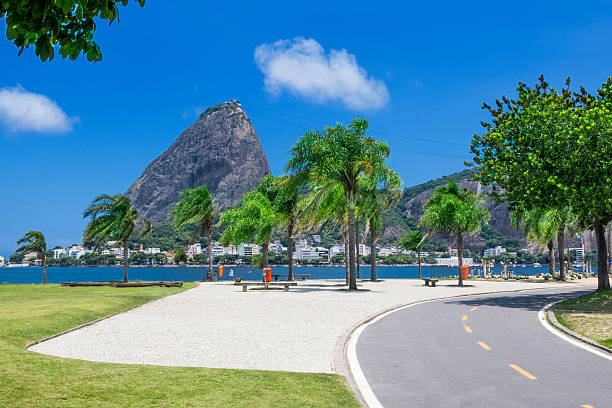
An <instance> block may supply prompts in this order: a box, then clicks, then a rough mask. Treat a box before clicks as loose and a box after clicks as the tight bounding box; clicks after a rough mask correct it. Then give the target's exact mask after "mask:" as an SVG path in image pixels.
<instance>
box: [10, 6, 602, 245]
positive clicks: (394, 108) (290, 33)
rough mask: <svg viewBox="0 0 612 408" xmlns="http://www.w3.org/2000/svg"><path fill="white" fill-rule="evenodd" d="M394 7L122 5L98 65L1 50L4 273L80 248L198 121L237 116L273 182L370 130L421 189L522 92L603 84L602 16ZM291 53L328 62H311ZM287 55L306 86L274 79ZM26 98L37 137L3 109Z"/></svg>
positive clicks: (101, 34)
mask: <svg viewBox="0 0 612 408" xmlns="http://www.w3.org/2000/svg"><path fill="white" fill-rule="evenodd" d="M404 3H405V4H401V3H400V2H385V1H378V2H375V3H372V2H356V1H351V2H329V1H327V2H318V1H310V2H305V3H304V2H302V3H299V4H295V3H292V2H278V3H276V2H268V3H266V4H265V5H263V4H262V3H254V2H238V1H236V2H201V1H184V2H181V7H180V8H173V7H169V6H168V4H169V3H163V2H155V1H149V2H147V4H146V6H145V7H144V8H142V9H141V8H140V7H138V6H137V5H136V3H134V2H131V3H130V5H129V6H128V7H127V8H121V10H120V19H121V22H120V24H119V25H116V24H113V25H112V26H110V27H109V26H108V25H106V24H104V23H101V22H100V23H99V24H98V31H97V32H96V37H97V42H98V43H99V45H100V46H101V48H102V53H103V61H102V62H99V63H96V64H93V63H89V62H87V60H86V59H85V58H79V59H78V60H77V61H74V62H71V61H64V60H61V59H57V58H56V59H55V60H54V61H53V62H51V63H41V62H40V61H39V60H38V59H37V58H36V57H35V56H34V50H33V49H29V50H26V51H25V52H24V53H23V55H22V56H20V57H18V56H17V49H16V48H15V47H14V46H13V45H12V44H11V43H9V42H8V41H7V40H6V39H5V37H4V35H3V36H2V38H0V152H1V159H0V184H1V186H2V190H1V191H2V200H0V255H3V256H8V255H9V254H10V253H12V252H13V250H14V249H15V241H16V240H17V239H18V238H19V237H20V236H21V235H22V234H23V233H25V232H26V231H28V230H30V229H37V230H41V231H43V232H44V233H45V234H46V235H47V238H48V243H49V245H50V246H51V247H52V246H55V245H68V244H70V243H73V242H79V241H80V234H81V231H82V228H83V226H84V221H83V220H82V218H81V214H82V211H83V209H84V208H85V206H86V205H87V204H88V202H89V201H90V200H91V199H92V198H93V197H95V196H96V195H97V194H99V193H102V192H107V193H116V192H124V191H125V190H126V189H127V188H128V187H129V185H130V184H131V183H132V182H133V181H134V180H135V179H136V178H137V177H139V176H140V174H141V173H142V171H143V169H144V168H145V167H146V165H147V164H148V163H149V162H150V161H151V160H152V159H154V158H155V157H157V156H158V155H159V154H160V153H161V152H163V151H164V150H165V149H166V148H167V147H168V146H169V145H170V144H171V143H172V142H173V141H174V139H175V138H176V137H177V136H178V135H179V134H180V132H181V131H182V130H183V129H184V128H186V127H187V126H189V125H190V124H191V123H192V122H193V121H194V120H195V118H196V114H197V113H199V111H201V110H203V109H205V108H206V107H207V106H210V105H214V104H216V103H219V102H223V101H228V100H229V99H232V98H237V99H239V100H240V101H241V102H242V104H243V107H244V109H245V110H246V112H247V114H248V115H249V116H250V117H251V120H252V122H253V123H254V125H255V128H256V129H257V131H258V133H259V136H260V138H261V141H262V144H263V146H264V149H265V151H266V154H267V156H268V160H269V161H270V165H271V167H272V171H273V172H274V173H276V174H279V173H281V172H282V169H283V165H284V162H285V160H286V158H287V151H288V150H289V149H290V148H291V145H292V144H293V142H294V141H295V140H296V139H297V138H298V137H299V136H300V135H301V134H302V132H303V129H307V128H313V127H322V126H323V125H325V124H333V123H335V122H336V121H342V122H348V121H350V119H351V118H352V117H354V116H356V115H365V116H366V117H367V118H368V119H369V120H370V122H371V126H372V129H373V134H374V135H376V136H379V137H380V138H382V139H384V140H386V141H387V142H388V143H389V145H390V146H391V149H392V157H391V164H392V165H393V167H394V168H395V169H396V170H397V171H398V172H399V174H400V176H401V177H402V179H403V181H404V183H405V184H406V185H413V184H416V183H420V182H423V181H426V180H429V179H431V178H435V177H439V176H442V175H445V174H448V173H451V172H454V171H458V170H461V169H463V167H464V166H463V160H466V159H469V155H468V149H467V145H468V144H469V141H470V138H471V135H472V134H473V133H474V132H479V131H480V129H479V128H480V125H479V123H480V121H481V120H483V119H486V116H485V115H484V112H483V111H482V110H481V109H480V105H481V103H482V102H483V101H485V100H486V101H492V100H493V99H494V98H496V97H498V96H501V95H502V94H506V95H509V94H511V93H512V90H513V89H514V88H515V87H516V83H517V82H518V81H523V82H527V83H533V82H534V81H535V80H536V78H537V77H538V76H539V75H540V74H542V73H543V74H544V75H545V76H546V78H547V80H549V82H551V83H552V84H553V85H555V86H558V87H560V86H561V85H562V83H563V81H564V79H565V77H566V76H568V75H571V76H572V77H573V78H574V81H575V83H581V84H584V85H585V86H586V87H587V88H589V89H591V90H593V89H596V87H597V86H598V85H599V84H600V83H601V82H602V81H603V80H605V79H606V78H607V77H608V75H610V73H611V69H610V68H611V67H612V41H611V39H612V3H611V2H609V1H605V2H598V1H589V2H581V3H580V5H579V6H577V5H576V3H575V2H563V1H556V2H534V1H530V2H521V1H515V2H504V3H501V2H479V1H472V2H435V3H429V4H424V3H426V2H419V3H422V4H418V5H411V4H409V2H404ZM415 3H416V2H415ZM461 3H463V4H461ZM5 29H6V25H5V22H4V20H0V31H1V32H2V33H4V32H5ZM296 38H303V39H306V40H308V41H310V42H308V43H307V44H310V45H313V44H314V45H315V46H316V45H319V46H320V47H322V51H321V50H319V51H320V53H317V51H316V50H315V51H313V52H312V53H311V54H308V53H306V57H304V53H303V52H297V51H300V50H299V49H298V48H299V46H300V44H301V45H303V44H304V43H303V42H301V41H302V40H295V39H296ZM281 40H286V42H285V43H280V44H279V43H276V42H277V41H281ZM275 43H276V44H275ZM260 46H263V48H260V50H263V51H262V52H264V53H263V54H262V57H261V60H259V61H256V59H255V49H256V48H257V47H260ZM266 47H267V48H266ZM311 48H312V47H311ZM315 48H316V47H315ZM333 50H335V51H333ZM342 50H345V51H344V52H343V51H342ZM302 51H303V50H302ZM311 51H312V50H311ZM296 52H297V54H299V55H300V56H302V57H304V58H303V59H301V60H300V61H298V62H299V63H300V64H301V65H300V70H301V71H299V75H298V76H297V77H289V78H287V77H283V75H282V74H283V73H282V72H280V76H279V72H278V70H279V69H280V70H281V71H282V68H283V67H284V66H285V65H282V64H283V61H284V62H287V61H288V63H289V65H288V66H292V65H291V63H292V62H295V60H292V59H291V58H292V55H293V56H295V53H296ZM292 53H293V54H292ZM333 56H335V57H333ZM334 58H336V59H334ZM258 62H259V64H258ZM317 62H319V63H322V64H323V66H322V71H320V70H319V68H321V67H316V66H315V67H314V68H313V67H312V66H310V65H309V64H311V63H313V64H315V65H316V63H317ZM276 63H278V64H280V65H275V64H276ZM325 64H327V65H325ZM336 68H338V70H337V71H335V69H336ZM265 80H267V81H266V82H264V81H265ZM266 84H267V85H266ZM338 84H340V85H338ZM15 95H17V96H19V98H17V99H12V97H14V96H15ZM24 97H26V99H27V98H30V99H27V100H33V101H34V103H35V104H38V105H36V106H40V107H41V109H42V111H41V112H39V113H38V114H37V115H38V116H36V117H34V119H35V120H34V119H32V117H28V116H27V114H24V113H23V112H22V111H19V106H18V103H15V102H13V101H14V100H17V102H19V101H21V102H23V101H24V99H23V98H24ZM2 98H4V105H3V104H2V101H3V99H2ZM20 98H21V99H20Z"/></svg>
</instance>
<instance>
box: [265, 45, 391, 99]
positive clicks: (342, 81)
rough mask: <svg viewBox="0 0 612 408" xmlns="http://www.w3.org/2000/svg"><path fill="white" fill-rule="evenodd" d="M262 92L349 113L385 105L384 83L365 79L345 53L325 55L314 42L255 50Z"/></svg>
mask: <svg viewBox="0 0 612 408" xmlns="http://www.w3.org/2000/svg"><path fill="white" fill-rule="evenodd" d="M255 62H256V63H257V66H258V67H259V69H260V70H261V71H262V72H263V74H264V76H265V79H264V84H265V87H266V91H267V92H270V93H271V94H273V95H280V94H281V93H282V92H283V91H288V92H290V93H292V94H294V95H298V96H302V97H304V98H306V99H309V100H312V101H315V102H318V103H324V102H330V101H338V100H339V101H341V102H342V103H344V105H345V106H346V107H348V108H350V109H366V108H381V107H383V106H384V105H385V104H387V102H388V101H389V91H388V90H387V86H386V85H385V83H384V82H382V81H381V80H379V79H376V78H373V77H368V73H367V72H366V71H365V69H363V68H361V67H360V66H359V65H358V64H357V59H356V58H355V56H354V55H352V54H349V53H348V52H347V51H346V50H344V49H343V50H339V51H338V50H330V51H329V52H328V53H326V52H325V49H323V47H322V46H321V44H319V43H318V42H317V41H316V40H314V39H305V38H300V37H298V38H294V39H293V40H280V41H276V42H275V43H272V44H262V45H260V46H258V47H257V48H255Z"/></svg>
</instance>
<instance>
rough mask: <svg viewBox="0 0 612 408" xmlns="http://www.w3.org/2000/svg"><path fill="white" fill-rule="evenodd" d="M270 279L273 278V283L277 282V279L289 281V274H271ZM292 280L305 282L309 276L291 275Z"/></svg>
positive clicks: (305, 274)
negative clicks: (299, 279)
mask: <svg viewBox="0 0 612 408" xmlns="http://www.w3.org/2000/svg"><path fill="white" fill-rule="evenodd" d="M272 277H273V278H274V280H275V281H277V280H278V278H287V279H289V274H272ZM293 277H294V278H296V279H297V278H302V280H306V278H310V275H309V274H307V273H304V274H295V273H294V274H293Z"/></svg>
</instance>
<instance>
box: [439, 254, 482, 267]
mask: <svg viewBox="0 0 612 408" xmlns="http://www.w3.org/2000/svg"><path fill="white" fill-rule="evenodd" d="M436 263H437V264H438V265H446V266H459V257H456V256H451V257H450V258H436ZM463 265H474V259H473V258H463Z"/></svg>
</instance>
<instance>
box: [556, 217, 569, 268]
mask: <svg viewBox="0 0 612 408" xmlns="http://www.w3.org/2000/svg"><path fill="white" fill-rule="evenodd" d="M564 240H565V228H559V232H558V233H557V246H558V247H559V280H565V259H564V258H565V256H564V255H563V251H564V250H565V243H564ZM568 255H569V254H568ZM568 264H569V262H568Z"/></svg>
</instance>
